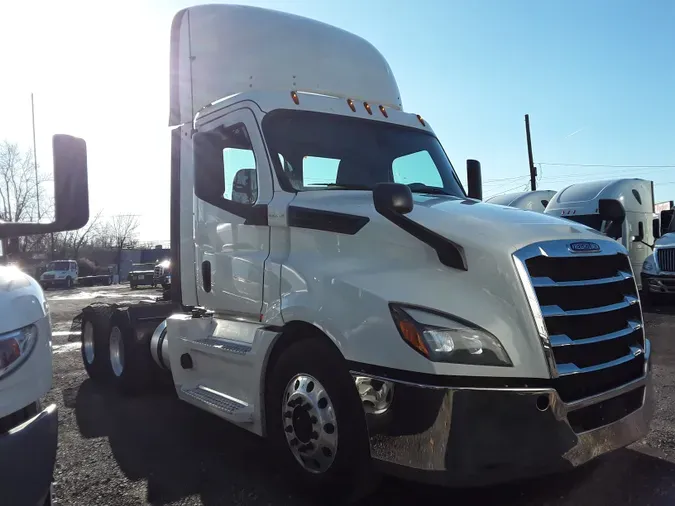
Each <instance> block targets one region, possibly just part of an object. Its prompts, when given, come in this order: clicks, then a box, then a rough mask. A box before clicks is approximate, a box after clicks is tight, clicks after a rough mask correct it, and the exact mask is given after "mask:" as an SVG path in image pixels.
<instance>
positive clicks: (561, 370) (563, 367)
mask: <svg viewBox="0 0 675 506" xmlns="http://www.w3.org/2000/svg"><path fill="white" fill-rule="evenodd" d="M643 353H644V352H643V351H642V348H639V347H637V346H631V347H630V353H628V354H627V355H624V356H623V357H620V358H617V359H615V360H610V361H609V362H604V363H602V364H596V365H591V366H588V367H578V366H577V365H576V364H558V374H560V376H568V375H570V374H580V373H585V372H594V371H601V370H602V369H607V368H609V367H614V366H615V365H621V364H625V363H626V362H630V361H631V360H633V359H634V358H636V357H639V356H640V355H642V354H643Z"/></svg>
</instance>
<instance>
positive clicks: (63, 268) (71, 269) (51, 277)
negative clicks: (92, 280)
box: [40, 260, 79, 288]
mask: <svg viewBox="0 0 675 506" xmlns="http://www.w3.org/2000/svg"><path fill="white" fill-rule="evenodd" d="M78 275H79V267H78V266H77V261H76V260H54V261H52V262H49V263H48V264H47V269H46V270H45V272H43V273H42V274H40V285H42V288H54V287H57V286H59V287H62V288H72V287H73V286H74V285H75V284H76V283H77V278H78Z"/></svg>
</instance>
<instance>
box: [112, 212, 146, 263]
mask: <svg viewBox="0 0 675 506" xmlns="http://www.w3.org/2000/svg"><path fill="white" fill-rule="evenodd" d="M109 224H110V227H109V233H110V234H111V238H112V243H113V246H114V247H115V248H116V249H117V273H118V274H119V272H120V268H121V264H122V250H123V249H124V248H132V247H134V246H135V245H136V244H137V243H138V239H137V235H138V226H139V223H138V217H137V216H135V215H133V214H120V215H117V216H113V217H112V219H111V220H110V222H109Z"/></svg>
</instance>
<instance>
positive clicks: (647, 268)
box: [642, 255, 658, 274]
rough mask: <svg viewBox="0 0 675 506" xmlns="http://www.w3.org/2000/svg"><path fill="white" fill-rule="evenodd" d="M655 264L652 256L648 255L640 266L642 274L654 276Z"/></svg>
mask: <svg viewBox="0 0 675 506" xmlns="http://www.w3.org/2000/svg"><path fill="white" fill-rule="evenodd" d="M657 270H658V269H657V268H656V262H655V261H654V255H649V256H648V257H647V258H645V261H644V263H643V264H642V272H644V273H647V274H656V272H657Z"/></svg>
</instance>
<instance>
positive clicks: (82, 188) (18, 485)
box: [0, 135, 89, 506]
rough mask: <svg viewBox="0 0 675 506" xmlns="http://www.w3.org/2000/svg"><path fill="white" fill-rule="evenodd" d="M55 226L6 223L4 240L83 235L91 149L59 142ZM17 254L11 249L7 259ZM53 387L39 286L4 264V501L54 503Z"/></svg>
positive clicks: (0, 281) (0, 337)
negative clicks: (47, 402)
mask: <svg viewBox="0 0 675 506" xmlns="http://www.w3.org/2000/svg"><path fill="white" fill-rule="evenodd" d="M53 147H54V196H55V211H56V218H55V221H54V222H53V223H6V222H3V223H0V238H1V239H5V238H10V237H12V238H15V237H19V236H26V235H38V234H47V233H50V232H57V231H62V230H75V229H77V228H80V227H82V226H84V225H85V224H86V223H87V221H88V220H89V199H88V188H87V158H86V146H85V144H84V142H83V141H82V140H81V139H76V138H74V137H70V136H64V135H58V136H55V137H54V144H53ZM7 253H9V252H7V251H5V254H7ZM51 385H52V329H51V319H50V316H49V306H48V304H47V300H46V299H45V296H44V293H43V291H42V288H41V287H40V285H39V283H38V282H37V281H36V280H35V279H33V278H32V277H30V276H28V275H27V274H25V273H23V272H22V271H20V270H19V269H18V268H16V267H13V266H0V504H3V505H4V504H7V505H12V506H46V505H50V504H51V483H52V476H53V472H54V464H55V461H56V447H57V435H58V419H57V418H58V415H57V409H56V405H55V404H50V405H44V404H43V398H44V396H45V394H46V393H47V392H48V391H49V389H50V388H51Z"/></svg>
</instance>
